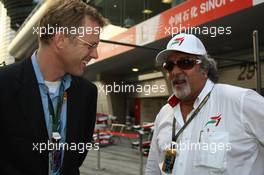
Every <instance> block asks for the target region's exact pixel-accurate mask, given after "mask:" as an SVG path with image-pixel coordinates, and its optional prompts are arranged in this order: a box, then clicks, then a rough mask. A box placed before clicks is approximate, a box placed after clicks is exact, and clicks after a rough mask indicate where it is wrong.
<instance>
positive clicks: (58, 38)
mask: <svg viewBox="0 0 264 175" xmlns="http://www.w3.org/2000/svg"><path fill="white" fill-rule="evenodd" d="M65 42H66V38H65V36H64V35H63V34H61V33H57V34H55V36H54V37H53V44H54V46H55V48H56V49H58V50H61V49H63V48H64V46H65Z"/></svg>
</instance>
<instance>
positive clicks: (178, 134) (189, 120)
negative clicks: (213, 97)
mask: <svg viewBox="0 0 264 175" xmlns="http://www.w3.org/2000/svg"><path fill="white" fill-rule="evenodd" d="M212 90H213V89H212ZM212 90H211V91H210V92H209V93H208V94H207V95H206V96H205V97H204V99H203V101H202V102H201V103H200V105H199V106H198V107H197V109H196V110H195V111H194V112H193V114H192V115H191V117H190V118H189V119H188V120H187V121H186V123H185V124H184V125H183V127H181V129H180V130H179V131H178V132H177V134H176V135H175V123H176V119H175V117H174V116H173V124H172V141H173V142H176V141H177V139H178V137H179V136H180V134H181V133H182V132H183V130H184V129H185V128H186V127H187V126H188V125H189V124H190V123H191V121H192V120H193V119H194V117H195V116H196V115H197V114H198V113H199V111H200V110H201V109H202V107H203V106H204V105H205V103H206V102H207V100H208V99H209V97H210V94H211V92H212Z"/></svg>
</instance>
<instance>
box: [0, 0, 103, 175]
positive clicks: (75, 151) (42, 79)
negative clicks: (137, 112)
mask: <svg viewBox="0 0 264 175" xmlns="http://www.w3.org/2000/svg"><path fill="white" fill-rule="evenodd" d="M105 24H106V22H105V19H104V18H103V17H102V16H101V15H100V14H99V13H98V12H97V11H96V10H95V9H93V8H92V7H89V6H88V5H86V4H85V3H83V2H81V1H78V0H75V1H72V0H63V1H62V0H60V1H56V2H54V3H53V4H52V5H51V6H50V8H49V9H48V10H47V12H46V14H45V15H44V16H43V17H42V19H41V20H40V23H39V26H38V27H39V29H41V28H42V33H39V48H38V50H37V51H36V52H35V53H34V54H33V55H32V56H31V58H28V59H24V60H23V61H21V62H19V63H15V64H12V65H8V66H6V67H4V68H3V69H1V70H0V92H1V95H0V138H1V144H0V145H1V146H0V174H1V175H48V174H50V175H77V174H80V172H79V167H80V166H81V165H82V163H83V161H84V159H85V157H86V154H87V150H89V149H91V144H89V143H90V142H91V138H92V135H93V130H94V124H95V118H96V103H97V88H96V86H95V85H94V84H92V83H90V82H88V81H86V80H85V79H83V78H81V77H80V76H81V75H82V74H83V72H84V69H85V66H86V64H87V63H88V62H89V61H90V59H91V58H95V59H96V58H97V57H98V55H97V45H98V43H99V35H100V29H101V27H103V26H104V25H105ZM51 27H53V28H54V29H55V28H58V27H64V29H65V27H66V28H67V30H68V31H67V30H61V29H59V30H58V29H55V30H52V29H51ZM44 28H46V32H44V33H43V31H44V30H43V29H44ZM87 28H88V29H89V30H86V32H83V33H80V31H83V30H79V29H87ZM76 29H78V30H76ZM98 29H99V30H98ZM70 30H76V31H77V32H75V33H74V32H72V31H70ZM47 31H49V32H47ZM52 31H53V32H52ZM84 31H85V30H84ZM87 31H89V33H87ZM39 32H40V30H39ZM80 148H84V149H82V150H80ZM40 149H41V150H40Z"/></svg>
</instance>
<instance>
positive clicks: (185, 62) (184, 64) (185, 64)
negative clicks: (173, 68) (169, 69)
mask: <svg viewBox="0 0 264 175" xmlns="http://www.w3.org/2000/svg"><path fill="white" fill-rule="evenodd" d="M195 63H196V62H195V60H191V59H181V60H179V61H177V66H178V67H179V68H181V69H191V68H193V66H194V65H195Z"/></svg>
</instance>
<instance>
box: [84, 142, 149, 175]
mask: <svg viewBox="0 0 264 175" xmlns="http://www.w3.org/2000/svg"><path fill="white" fill-rule="evenodd" d="M97 157H98V151H95V150H91V151H89V153H88V155H87V157H86V159H85V161H84V163H83V165H82V167H81V168H80V171H81V175H140V153H139V150H137V149H132V147H131V140H128V139H126V138H121V140H120V141H119V142H118V143H116V144H114V145H109V146H105V147H100V157H101V158H100V169H97V167H98V158H97ZM146 161H147V157H143V172H144V170H145V164H146Z"/></svg>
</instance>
